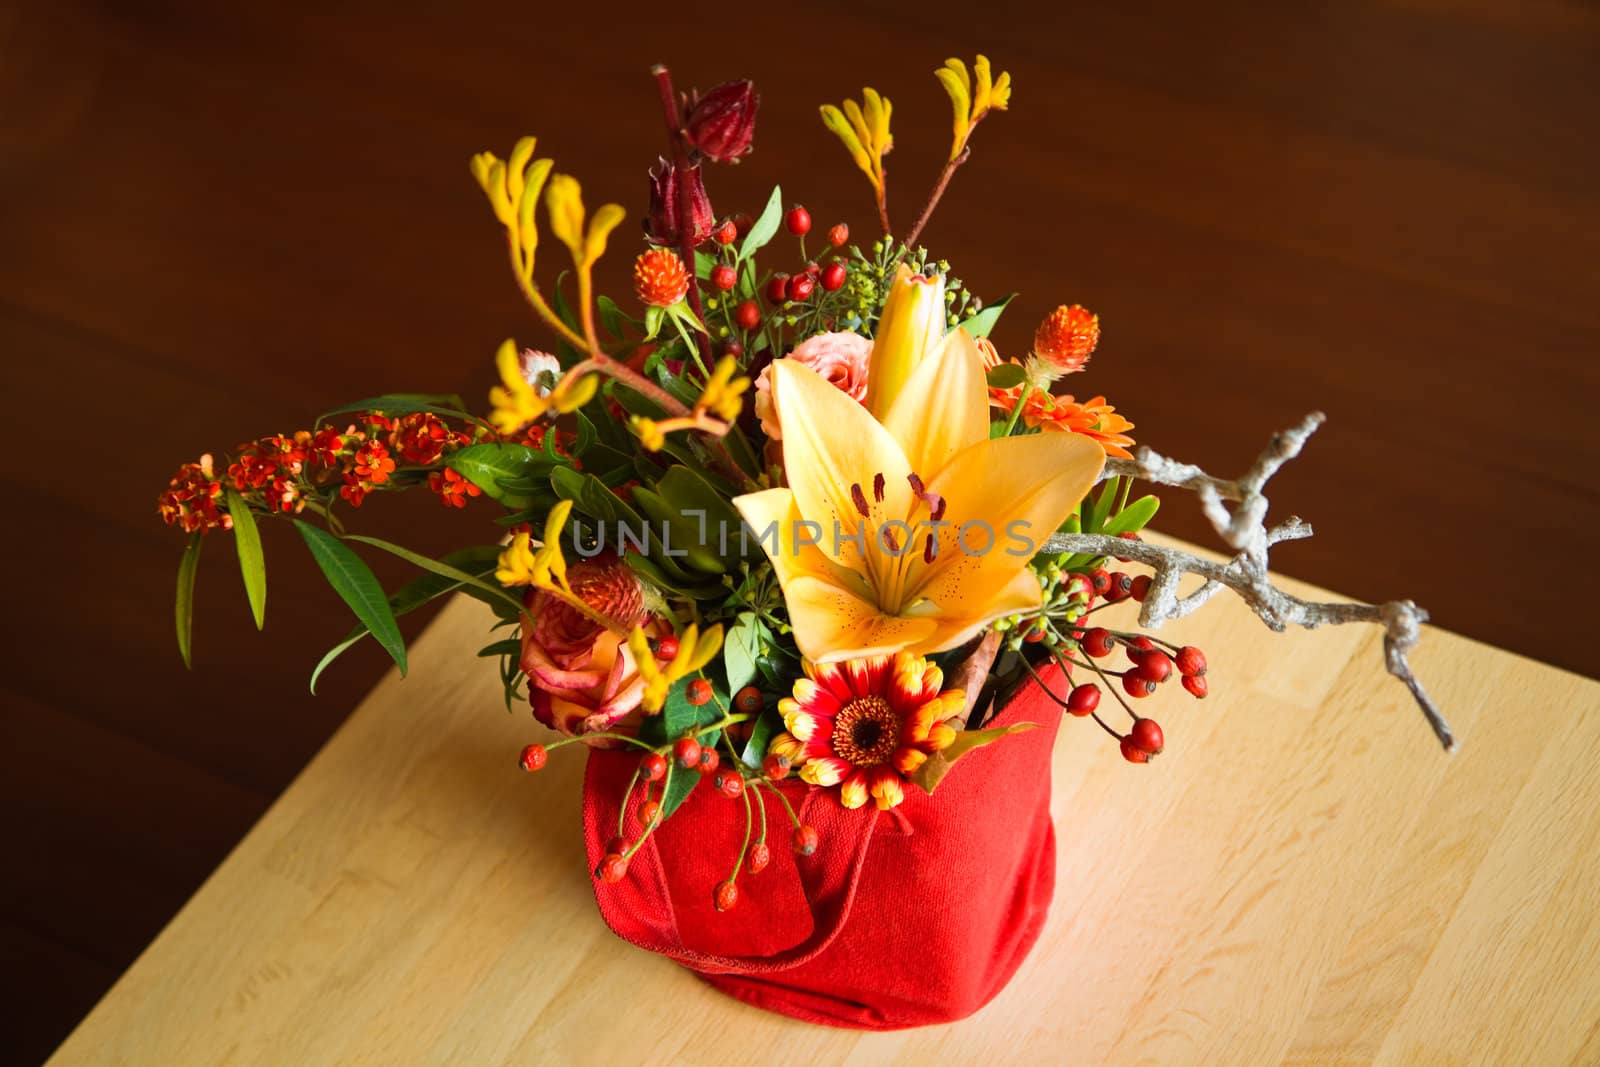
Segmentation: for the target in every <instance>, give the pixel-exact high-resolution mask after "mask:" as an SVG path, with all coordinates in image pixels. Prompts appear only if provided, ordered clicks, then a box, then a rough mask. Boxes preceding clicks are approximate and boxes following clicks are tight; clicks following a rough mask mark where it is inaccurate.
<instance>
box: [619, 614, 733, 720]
mask: <svg viewBox="0 0 1600 1067" xmlns="http://www.w3.org/2000/svg"><path fill="white" fill-rule="evenodd" d="M628 649H629V651H631V652H632V653H633V660H634V663H635V664H637V665H638V670H639V677H641V678H643V679H644V699H643V701H641V704H642V706H643V707H644V710H645V711H647V712H651V713H654V712H657V711H660V710H661V706H662V705H663V704H665V703H666V701H667V691H668V690H669V689H671V688H672V685H673V683H674V682H677V681H679V680H680V679H683V678H686V677H688V676H689V675H690V674H693V673H694V672H695V671H698V670H700V669H702V668H703V667H705V665H706V664H708V663H710V662H711V661H712V660H713V659H715V658H716V655H717V653H718V652H720V651H721V650H722V624H721V623H718V624H717V625H715V626H713V627H711V629H709V630H707V631H706V632H705V633H701V632H700V628H699V627H698V626H696V625H695V624H693V623H690V624H689V625H688V627H686V628H685V629H684V631H683V633H681V634H679V635H678V653H677V655H675V656H674V657H673V658H672V659H671V660H670V661H668V663H667V665H666V669H665V670H663V669H662V668H661V665H660V664H658V663H657V662H656V654H655V651H654V650H653V649H651V647H650V638H649V637H648V636H647V635H646V634H645V632H644V630H643V629H642V628H641V627H638V626H635V627H634V628H633V632H632V633H630V634H629V635H628Z"/></svg>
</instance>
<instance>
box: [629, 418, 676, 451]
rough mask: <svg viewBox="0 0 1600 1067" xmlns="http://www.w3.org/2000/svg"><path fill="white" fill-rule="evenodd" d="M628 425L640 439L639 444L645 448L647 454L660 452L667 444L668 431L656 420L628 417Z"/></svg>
mask: <svg viewBox="0 0 1600 1067" xmlns="http://www.w3.org/2000/svg"><path fill="white" fill-rule="evenodd" d="M628 425H629V426H631V427H632V428H633V433H634V436H635V437H637V438H638V439H639V444H641V445H643V446H644V449H645V451H646V452H659V451H661V449H662V447H663V446H664V445H665V444H666V443H667V434H666V431H665V430H663V429H662V428H661V424H660V423H658V422H656V420H655V419H649V418H646V417H645V416H643V415H631V416H629V417H628Z"/></svg>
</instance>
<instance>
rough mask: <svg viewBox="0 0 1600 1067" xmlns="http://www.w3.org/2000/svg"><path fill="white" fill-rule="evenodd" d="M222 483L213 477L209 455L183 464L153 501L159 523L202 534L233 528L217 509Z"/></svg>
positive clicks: (224, 515)
mask: <svg viewBox="0 0 1600 1067" xmlns="http://www.w3.org/2000/svg"><path fill="white" fill-rule="evenodd" d="M221 496H222V482H221V481H220V480H219V479H218V478H217V476H216V472H215V470H214V469H213V466H212V460H211V456H210V454H209V453H208V454H206V455H204V456H201V457H200V462H198V463H185V464H184V465H183V466H182V467H179V468H178V473H177V474H175V475H173V477H172V482H171V483H170V484H169V485H168V486H167V491H166V492H164V493H162V494H161V496H160V498H159V499H158V500H157V501H156V505H157V507H158V508H160V511H161V521H163V522H165V523H166V524H167V525H168V526H174V525H176V526H182V527H183V532H184V533H194V532H195V531H197V530H198V531H201V532H204V531H206V530H210V529H213V528H214V527H218V526H220V527H222V528H223V529H224V530H231V529H232V528H233V516H231V515H228V514H225V513H222V512H219V511H218V510H217V500H218V499H219V498H220V497H221Z"/></svg>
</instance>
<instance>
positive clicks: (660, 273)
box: [633, 248, 689, 308]
mask: <svg viewBox="0 0 1600 1067" xmlns="http://www.w3.org/2000/svg"><path fill="white" fill-rule="evenodd" d="M633 291H634V292H635V293H636V294H637V295H638V297H639V301H640V303H642V304H644V305H645V306H646V307H657V308H664V307H671V306H672V305H673V304H676V303H677V302H678V301H680V300H682V299H683V298H684V297H685V296H687V295H688V293H689V272H688V270H687V269H686V268H685V267H684V265H683V260H682V259H680V258H679V257H678V253H676V252H674V251H672V249H670V248H652V249H650V250H648V251H646V252H641V253H640V254H639V258H638V259H636V260H634V261H633Z"/></svg>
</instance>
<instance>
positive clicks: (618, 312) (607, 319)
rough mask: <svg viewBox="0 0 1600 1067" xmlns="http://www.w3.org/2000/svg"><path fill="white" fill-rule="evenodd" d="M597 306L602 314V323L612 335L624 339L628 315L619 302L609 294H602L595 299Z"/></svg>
mask: <svg viewBox="0 0 1600 1067" xmlns="http://www.w3.org/2000/svg"><path fill="white" fill-rule="evenodd" d="M595 308H596V310H597V311H598V312H599V315H600V325H602V326H604V327H605V328H606V332H607V333H609V334H610V335H611V336H612V337H615V338H616V339H617V340H619V341H620V340H622V338H623V336H624V333H623V324H624V323H626V322H627V321H628V316H627V315H624V314H623V313H622V309H621V308H619V307H617V302H616V301H615V300H613V299H611V298H610V297H609V296H602V297H600V298H599V299H597V300H596V301H595Z"/></svg>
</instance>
